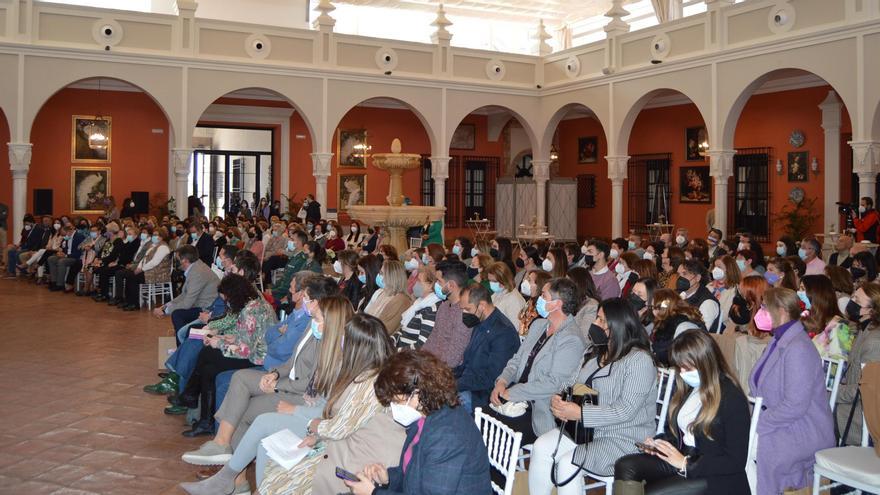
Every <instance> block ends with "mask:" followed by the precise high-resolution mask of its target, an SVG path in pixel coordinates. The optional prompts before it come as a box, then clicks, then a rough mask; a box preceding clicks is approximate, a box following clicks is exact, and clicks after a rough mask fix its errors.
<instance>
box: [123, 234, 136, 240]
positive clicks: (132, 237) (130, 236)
mask: <svg viewBox="0 0 880 495" xmlns="http://www.w3.org/2000/svg"><path fill="white" fill-rule="evenodd" d="M133 240H134V236H133V235H131V234H128V235H127V236H125V242H131V241H133Z"/></svg>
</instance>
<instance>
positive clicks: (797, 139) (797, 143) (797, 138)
mask: <svg viewBox="0 0 880 495" xmlns="http://www.w3.org/2000/svg"><path fill="white" fill-rule="evenodd" d="M806 140H807V138H806V136H804V131H802V130H800V129H795V130H793V131H791V136H789V137H788V143H789V144H790V145H792V146H794V147H795V148H800V147H801V146H803V145H804V141H806Z"/></svg>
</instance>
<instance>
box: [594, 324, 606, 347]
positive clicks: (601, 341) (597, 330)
mask: <svg viewBox="0 0 880 495" xmlns="http://www.w3.org/2000/svg"><path fill="white" fill-rule="evenodd" d="M589 335H590V340H591V341H592V342H593V345H595V346H607V345H608V336H607V335H605V330H603V329H602V327H600V326H599V325H596V324H595V323H593V324H592V325H590V331H589Z"/></svg>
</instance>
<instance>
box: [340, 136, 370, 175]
mask: <svg viewBox="0 0 880 495" xmlns="http://www.w3.org/2000/svg"><path fill="white" fill-rule="evenodd" d="M368 150H369V148H368V147H367V130H366V129H339V136H338V137H337V139H336V156H337V157H338V158H339V166H340V167H346V168H367V151H368Z"/></svg>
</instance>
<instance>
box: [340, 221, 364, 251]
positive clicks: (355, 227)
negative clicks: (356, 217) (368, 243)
mask: <svg viewBox="0 0 880 495" xmlns="http://www.w3.org/2000/svg"><path fill="white" fill-rule="evenodd" d="M344 241H345V249H351V250H352V251H354V252H358V251H360V250H361V244H362V243H363V242H364V233H363V232H362V231H361V224H360V223H358V222H356V221H352V222H351V228H350V229H349V230H348V235H347V236H346V237H345V239H344Z"/></svg>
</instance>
